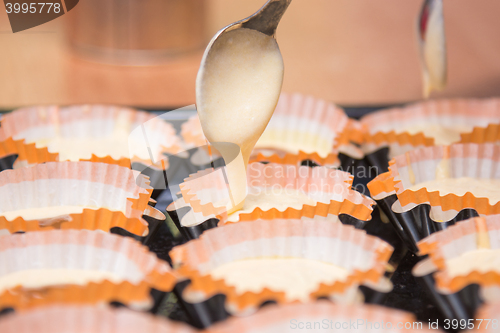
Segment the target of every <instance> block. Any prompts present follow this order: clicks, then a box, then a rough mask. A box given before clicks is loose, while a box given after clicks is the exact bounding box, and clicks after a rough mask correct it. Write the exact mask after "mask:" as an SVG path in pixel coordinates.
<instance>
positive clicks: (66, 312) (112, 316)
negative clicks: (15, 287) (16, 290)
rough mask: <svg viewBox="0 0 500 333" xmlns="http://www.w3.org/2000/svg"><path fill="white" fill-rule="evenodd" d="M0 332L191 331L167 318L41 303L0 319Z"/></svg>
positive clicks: (170, 332)
mask: <svg viewBox="0 0 500 333" xmlns="http://www.w3.org/2000/svg"><path fill="white" fill-rule="evenodd" d="M0 332H2V333H33V332H37V333H137V332H143V333H194V332H196V330H194V329H192V328H191V327H189V326H187V325H185V324H180V323H174V322H172V321H169V320H167V319H164V318H161V317H157V316H153V315H150V314H145V313H141V312H136V311H132V310H129V309H126V308H111V307H108V306H77V305H72V306H62V305H53V306H45V307H41V308H37V309H32V310H29V311H25V312H21V313H15V314H10V315H8V316H5V317H3V318H2V319H1V320H0Z"/></svg>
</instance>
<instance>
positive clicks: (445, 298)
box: [414, 264, 482, 321]
mask: <svg viewBox="0 0 500 333" xmlns="http://www.w3.org/2000/svg"><path fill="white" fill-rule="evenodd" d="M417 265H418V264H417ZM415 267H417V266H415ZM414 271H415V269H414ZM414 275H415V280H417V282H418V283H419V284H420V285H421V286H422V288H423V289H424V290H425V292H426V293H427V295H428V296H429V298H430V299H431V300H432V302H433V303H434V305H435V306H436V308H437V309H438V311H440V312H441V314H442V316H443V317H444V318H446V319H449V320H465V321H468V320H470V319H474V314H475V313H476V311H477V309H478V308H479V307H480V306H481V304H482V300H481V296H480V292H479V286H478V285H477V284H471V285H468V286H466V287H465V288H463V289H461V290H459V291H457V292H455V293H446V294H443V293H441V292H440V291H438V290H437V289H436V284H435V280H434V277H433V274H432V273H425V274H422V275H419V274H415V273H414Z"/></svg>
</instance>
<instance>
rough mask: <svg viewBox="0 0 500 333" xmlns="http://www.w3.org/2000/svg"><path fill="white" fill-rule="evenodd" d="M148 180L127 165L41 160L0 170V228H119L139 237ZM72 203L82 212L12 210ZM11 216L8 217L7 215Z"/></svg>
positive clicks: (144, 225) (148, 191)
mask: <svg viewBox="0 0 500 333" xmlns="http://www.w3.org/2000/svg"><path fill="white" fill-rule="evenodd" d="M148 184H149V180H148V178H147V177H145V176H143V175H139V174H138V172H135V171H132V170H130V169H129V168H125V167H120V166H117V165H110V164H104V163H92V162H47V163H45V164H39V165H36V166H34V167H31V168H23V169H17V170H6V171H4V172H1V173H0V196H1V197H2V198H4V200H3V201H2V203H1V205H0V214H9V215H7V216H0V230H6V231H8V232H10V233H14V232H19V231H24V232H25V231H37V230H50V229H54V228H62V229H91V230H95V229H100V230H104V231H109V230H110V229H111V228H113V227H120V228H123V229H125V230H127V231H129V232H131V233H134V234H137V235H140V236H143V235H144V234H145V233H147V231H148V229H147V223H146V221H145V220H144V219H143V218H142V215H143V214H144V211H145V210H146V208H147V207H148V202H149V199H150V196H151V192H152V188H151V187H150V186H149V185H148ZM58 206H77V207H92V208H95V209H88V208H85V209H84V210H83V212H82V213H75V214H64V215H60V216H56V217H52V218H44V219H39V218H35V219H34V220H26V219H25V218H23V216H22V215H17V216H14V215H12V214H14V213H15V212H16V211H20V210H29V209H38V208H45V207H58ZM11 215H12V216H11Z"/></svg>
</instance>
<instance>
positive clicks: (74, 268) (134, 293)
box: [0, 230, 176, 311]
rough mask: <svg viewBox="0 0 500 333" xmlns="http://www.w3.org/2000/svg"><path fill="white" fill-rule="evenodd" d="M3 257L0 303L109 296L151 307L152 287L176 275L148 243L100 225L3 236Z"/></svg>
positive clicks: (19, 305)
mask: <svg viewBox="0 0 500 333" xmlns="http://www.w3.org/2000/svg"><path fill="white" fill-rule="evenodd" d="M0 258H1V259H0V281H2V282H3V283H2V284H1V287H2V288H1V289H0V290H1V291H0V309H5V308H13V309H15V310H16V311H22V310H26V309H29V308H33V307H40V306H45V305H49V304H101V303H108V302H120V303H122V304H125V305H129V306H133V307H140V308H142V309H144V308H145V309H148V308H150V307H151V306H152V305H153V304H152V300H151V298H150V293H151V291H152V290H153V289H156V290H159V291H163V292H167V291H170V290H172V288H173V287H174V284H175V281H176V276H175V274H174V273H173V272H172V270H171V268H170V266H169V265H168V264H167V263H166V262H164V261H161V260H159V259H158V258H157V257H156V255H155V254H153V253H151V252H149V251H148V249H147V247H145V246H143V245H141V244H140V243H138V242H136V241H134V240H132V239H131V238H128V237H122V236H118V235H112V234H108V233H104V232H102V231H90V230H51V231H44V232H30V233H25V234H14V235H7V236H0Z"/></svg>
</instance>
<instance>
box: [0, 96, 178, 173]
mask: <svg viewBox="0 0 500 333" xmlns="http://www.w3.org/2000/svg"><path fill="white" fill-rule="evenodd" d="M1 123H2V127H1V130H0V156H7V155H11V154H18V155H19V157H18V159H17V161H16V164H15V166H16V167H22V166H28V165H33V164H37V163H43V162H48V161H67V160H70V161H79V160H87V161H93V162H104V163H110V164H118V165H121V166H125V167H130V165H131V163H132V162H142V163H144V164H146V165H150V164H152V163H155V162H156V161H160V160H162V159H163V158H164V153H176V152H178V151H179V149H180V146H181V143H180V139H179V138H178V137H177V136H176V134H175V129H174V128H173V126H172V125H171V124H169V123H167V122H165V121H163V120H161V119H159V118H157V117H155V115H153V114H150V113H147V112H143V111H137V110H134V109H129V108H123V107H118V106H103V105H76V106H68V107H58V106H37V107H29V108H23V109H18V110H15V111H13V112H12V113H9V114H6V115H5V116H4V117H3V118H2V122H1ZM166 167H167V166H166Z"/></svg>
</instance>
